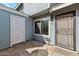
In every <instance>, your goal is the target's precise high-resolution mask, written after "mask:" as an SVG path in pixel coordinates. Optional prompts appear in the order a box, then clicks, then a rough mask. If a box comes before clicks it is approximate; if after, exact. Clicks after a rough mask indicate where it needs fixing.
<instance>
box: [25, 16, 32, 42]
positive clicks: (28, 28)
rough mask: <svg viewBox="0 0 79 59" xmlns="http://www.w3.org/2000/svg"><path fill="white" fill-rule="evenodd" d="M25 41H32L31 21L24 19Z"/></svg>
mask: <svg viewBox="0 0 79 59" xmlns="http://www.w3.org/2000/svg"><path fill="white" fill-rule="evenodd" d="M25 39H26V40H31V39H33V19H32V18H26V20H25Z"/></svg>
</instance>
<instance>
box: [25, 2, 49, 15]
mask: <svg viewBox="0 0 79 59" xmlns="http://www.w3.org/2000/svg"><path fill="white" fill-rule="evenodd" d="M49 7H50V4H49V3H24V13H26V14H28V15H33V14H36V13H38V12H40V11H42V10H45V9H48V8H49Z"/></svg>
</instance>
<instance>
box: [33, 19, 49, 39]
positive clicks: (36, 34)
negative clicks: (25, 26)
mask: <svg viewBox="0 0 79 59" xmlns="http://www.w3.org/2000/svg"><path fill="white" fill-rule="evenodd" d="M46 20H48V35H44V34H41V33H40V34H36V33H35V22H36V21H40V23H41V21H42V20H40V19H37V20H34V35H38V36H47V37H49V34H50V31H49V30H50V22H49V21H50V20H49V19H46ZM40 25H41V24H40ZM40 28H41V27H40ZM40 31H41V30H40Z"/></svg>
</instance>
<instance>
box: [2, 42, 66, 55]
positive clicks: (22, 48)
mask: <svg viewBox="0 0 79 59" xmlns="http://www.w3.org/2000/svg"><path fill="white" fill-rule="evenodd" d="M35 50H38V51H37V52H35V53H32V52H33V51H35ZM54 50H55V49H54V47H53V46H51V45H47V44H44V43H40V42H37V41H28V42H25V43H20V44H17V45H14V46H12V47H10V48H7V49H4V50H2V51H0V56H34V55H36V56H38V55H39V56H43V55H44V56H53V55H54V56H64V55H65V54H63V53H60V51H59V52H54ZM41 52H42V54H41Z"/></svg>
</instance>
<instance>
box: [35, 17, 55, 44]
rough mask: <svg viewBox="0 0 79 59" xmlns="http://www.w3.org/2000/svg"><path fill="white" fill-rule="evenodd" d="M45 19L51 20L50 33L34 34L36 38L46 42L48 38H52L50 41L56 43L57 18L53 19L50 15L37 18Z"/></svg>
mask: <svg viewBox="0 0 79 59" xmlns="http://www.w3.org/2000/svg"><path fill="white" fill-rule="evenodd" d="M45 19H46V20H47V19H48V20H49V35H40V34H38V35H37V34H34V39H35V40H37V41H40V42H45V43H46V40H47V39H50V43H51V44H52V45H55V20H53V21H52V20H51V17H50V16H46V17H43V18H39V19H36V20H45Z"/></svg>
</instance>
